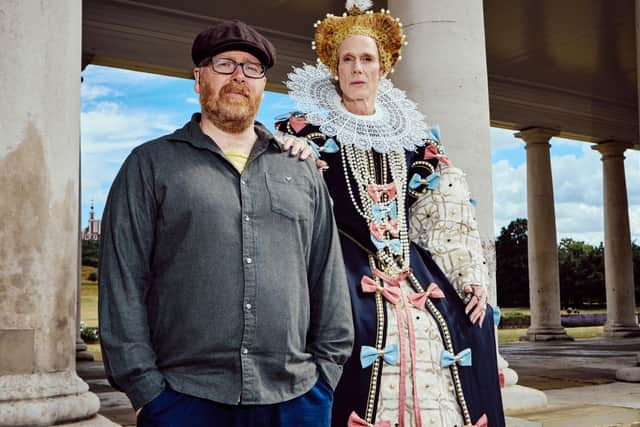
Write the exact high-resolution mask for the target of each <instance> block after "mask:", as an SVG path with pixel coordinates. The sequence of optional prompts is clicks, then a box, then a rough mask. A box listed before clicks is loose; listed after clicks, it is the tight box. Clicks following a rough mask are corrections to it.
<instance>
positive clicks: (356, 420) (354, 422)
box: [347, 411, 391, 427]
mask: <svg viewBox="0 0 640 427" xmlns="http://www.w3.org/2000/svg"><path fill="white" fill-rule="evenodd" d="M347 427H391V422H390V421H380V422H378V423H375V424H371V423H368V422H366V421H365V420H363V419H362V418H360V417H359V416H358V414H356V413H355V411H354V412H352V413H351V415H349V422H348V423H347Z"/></svg>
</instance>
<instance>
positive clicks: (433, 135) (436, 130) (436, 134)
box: [428, 125, 440, 142]
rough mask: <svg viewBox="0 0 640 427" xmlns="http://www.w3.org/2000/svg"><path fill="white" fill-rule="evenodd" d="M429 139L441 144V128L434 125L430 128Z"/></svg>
mask: <svg viewBox="0 0 640 427" xmlns="http://www.w3.org/2000/svg"><path fill="white" fill-rule="evenodd" d="M428 138H429V139H433V140H434V141H436V142H440V126H438V125H434V126H431V127H430V128H429V136H428Z"/></svg>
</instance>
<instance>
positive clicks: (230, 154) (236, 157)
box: [224, 151, 249, 173]
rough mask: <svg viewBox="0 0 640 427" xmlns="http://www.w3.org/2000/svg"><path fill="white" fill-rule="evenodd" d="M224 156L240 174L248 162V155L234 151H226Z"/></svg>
mask: <svg viewBox="0 0 640 427" xmlns="http://www.w3.org/2000/svg"><path fill="white" fill-rule="evenodd" d="M224 155H225V157H226V158H227V160H229V161H230V162H231V164H232V165H233V166H234V167H235V168H236V169H237V170H238V172H240V173H242V171H243V170H244V167H245V166H246V164H247V160H249V156H248V155H246V154H242V153H237V152H235V151H226V152H225V153H224Z"/></svg>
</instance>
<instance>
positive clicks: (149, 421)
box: [137, 379, 333, 427]
mask: <svg viewBox="0 0 640 427" xmlns="http://www.w3.org/2000/svg"><path fill="white" fill-rule="evenodd" d="M332 403H333V390H332V389H331V387H329V386H328V385H327V384H326V383H325V382H324V381H323V380H321V379H320V380H318V382H317V383H316V384H315V385H314V386H313V388H312V389H311V390H309V391H308V392H306V393H305V394H303V395H302V396H299V397H296V398H295V399H292V400H289V401H287V402H282V403H277V404H273V405H239V406H235V405H224V404H221V403H216V402H212V401H210V400H206V399H200V398H198V397H193V396H189V395H186V394H183V393H179V392H177V391H174V390H171V389H170V388H167V389H165V390H164V391H163V392H162V393H161V394H160V395H159V396H158V397H156V398H155V399H153V400H152V401H151V402H149V403H147V404H146V405H145V406H144V407H143V408H142V411H141V412H140V414H139V415H138V421H137V426H138V427H183V426H184V427H294V426H295V427H329V425H330V424H331V405H332Z"/></svg>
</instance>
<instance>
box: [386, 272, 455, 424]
mask: <svg viewBox="0 0 640 427" xmlns="http://www.w3.org/2000/svg"><path fill="white" fill-rule="evenodd" d="M400 286H401V289H402V293H403V295H411V294H413V293H414V291H413V290H412V288H411V287H410V285H409V283H408V282H407V281H406V280H403V281H402V282H401V283H400ZM401 304H403V306H404V304H406V298H403V302H402V303H401ZM409 307H410V308H409V312H410V313H411V316H413V318H412V320H413V325H414V331H415V340H416V350H417V351H416V369H415V372H416V383H417V389H418V398H419V407H420V414H421V418H422V424H421V426H422V427H432V426H433V427H452V426H455V425H457V426H462V425H463V424H464V422H463V419H462V413H461V411H460V407H459V405H458V403H457V401H456V398H455V392H454V388H453V382H452V378H451V372H450V370H449V369H442V368H441V367H440V363H439V361H440V354H441V353H442V350H443V349H444V345H443V343H442V337H441V335H440V331H439V329H438V326H437V323H436V321H435V320H434V319H433V317H432V316H431V314H429V313H428V312H426V311H423V310H419V309H417V308H414V307H412V306H409ZM401 313H402V316H405V310H404V308H403V309H402V310H401ZM387 316H388V318H387V319H388V320H387V321H388V323H387V340H386V343H387V344H394V343H399V342H400V335H399V334H398V319H397V317H396V311H395V310H393V309H387ZM402 323H403V324H404V325H405V328H404V330H403V331H402V334H401V335H402V336H401V338H402V339H403V340H404V341H405V342H406V347H408V346H409V332H408V330H407V328H406V325H407V319H406V318H405V319H404V321H403V322H402ZM405 357H406V359H407V360H406V362H407V363H406V372H405V375H406V381H405V388H406V399H405V402H406V403H405V405H404V407H403V408H401V410H403V411H404V412H405V417H404V419H405V424H404V427H419V426H418V424H417V423H416V419H415V418H416V417H415V415H414V405H413V381H412V378H411V375H412V369H411V360H410V358H409V354H408V352H407V354H406V355H405ZM399 387H400V363H398V364H397V365H395V366H390V365H384V367H383V369H382V376H381V384H380V396H379V398H378V408H377V415H376V420H377V421H387V420H388V421H390V422H391V425H392V426H396V425H398V426H399V424H397V423H398V420H399V416H398V415H399V408H398V405H399V403H398V397H399V393H400V390H399Z"/></svg>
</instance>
